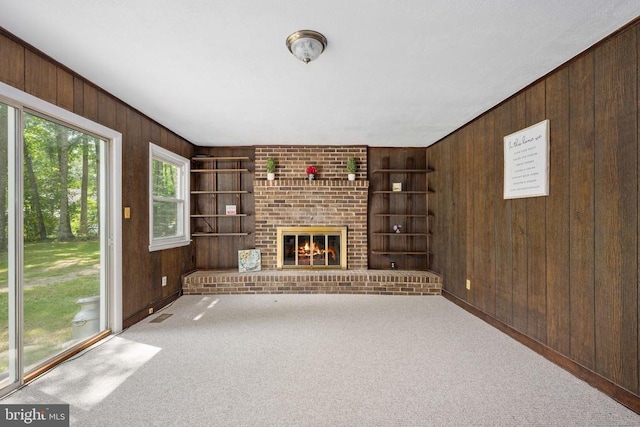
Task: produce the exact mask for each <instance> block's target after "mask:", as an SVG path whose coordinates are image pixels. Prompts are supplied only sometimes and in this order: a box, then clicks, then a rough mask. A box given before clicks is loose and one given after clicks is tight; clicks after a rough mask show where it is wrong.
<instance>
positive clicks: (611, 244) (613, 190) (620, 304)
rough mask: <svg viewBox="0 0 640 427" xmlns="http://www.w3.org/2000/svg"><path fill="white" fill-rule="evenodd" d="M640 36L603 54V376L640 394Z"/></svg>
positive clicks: (598, 210) (598, 267)
mask: <svg viewBox="0 0 640 427" xmlns="http://www.w3.org/2000/svg"><path fill="white" fill-rule="evenodd" d="M635 43H636V40H635V32H633V31H625V32H623V33H621V34H620V35H618V36H617V37H615V38H612V39H611V40H609V41H608V42H606V43H605V44H603V45H602V46H600V47H599V48H598V49H596V51H595V54H596V56H595V94H596V100H595V101H596V102H595V106H596V107H595V116H596V122H595V124H596V128H595V165H596V166H595V183H596V185H595V221H596V232H595V247H596V250H597V252H596V257H595V277H596V289H595V315H596V317H595V326H596V336H595V338H596V369H597V371H598V372H600V373H601V374H602V375H604V376H605V377H607V378H610V379H611V380H613V381H614V382H615V383H617V384H620V385H622V386H623V387H625V388H627V389H628V390H631V391H632V392H636V393H637V391H638V293H637V292H638V289H637V287H638V253H637V244H638V188H637V183H638V181H637V180H638V164H637V162H638V141H637V131H638V129H637V124H636V120H637V117H638V116H637V101H638V100H637V87H636V85H637V82H638V80H637V66H638V65H637V57H636V55H637V49H636V44H635Z"/></svg>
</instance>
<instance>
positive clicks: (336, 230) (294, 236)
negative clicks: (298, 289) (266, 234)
mask: <svg viewBox="0 0 640 427" xmlns="http://www.w3.org/2000/svg"><path fill="white" fill-rule="evenodd" d="M277 245H278V250H277V268H278V269H283V268H298V269H310V268H329V269H331V268H333V269H343V270H346V268H347V250H346V247H347V227H278V228H277Z"/></svg>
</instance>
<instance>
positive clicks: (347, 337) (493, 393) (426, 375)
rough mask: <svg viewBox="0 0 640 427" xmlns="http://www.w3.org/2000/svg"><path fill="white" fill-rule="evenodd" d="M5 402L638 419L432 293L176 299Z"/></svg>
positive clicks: (454, 417) (118, 419)
mask: <svg viewBox="0 0 640 427" xmlns="http://www.w3.org/2000/svg"><path fill="white" fill-rule="evenodd" d="M161 316H162V317H161ZM1 403H3V404H4V403H34V404H36V403H37V404H55V403H69V404H70V412H71V425H77V426H83V427H84V426H638V425H640V416H639V415H637V414H635V413H634V412H632V411H630V410H628V409H627V408H625V407H624V406H622V405H620V404H618V403H617V402H615V401H614V400H612V399H610V398H609V397H608V396H606V395H604V394H603V393H601V392H599V391H598V390H596V389H594V388H592V387H591V386H589V385H588V384H586V383H584V382H583V381H581V380H579V379H577V378H575V377H574V376H572V375H571V374H569V373H568V372H566V371H564V370H563V369H561V368H559V367H557V366H556V365H554V364H552V363H551V362H549V361H547V360H546V359H544V358H543V357H541V356H539V355H538V354H536V353H534V352H533V351H531V350H529V349H528V348H526V347H525V346H523V345H521V344H520V343H518V342H516V341H514V340H513V339H511V338H509V337H508V336H506V335H504V334H503V333H501V332H500V331H498V330H496V329H494V328H492V327H491V326H489V325H487V324H486V323H484V322H483V321H481V320H479V319H477V318H476V317H474V316H472V315H471V314H469V313H467V312H466V311H464V310H462V309H461V308H459V307H457V306H456V305H455V304H452V303H451V302H449V301H447V300H446V299H444V298H443V297H438V296H430V297H401V296H373V295H371V296H370V295H225V296H183V297H181V298H179V299H178V300H177V301H175V302H174V303H173V304H172V305H171V306H169V307H167V308H166V309H164V310H163V311H162V312H160V313H157V314H155V315H152V316H150V317H149V318H147V319H145V320H144V321H142V322H140V323H138V324H136V325H134V326H132V327H131V328H129V329H127V330H126V331H124V332H123V333H121V334H119V335H117V336H112V337H109V338H107V339H105V340H103V341H102V342H100V343H99V344H98V345H96V346H94V347H92V348H90V349H89V350H87V351H85V352H84V353H82V354H81V355H79V356H77V357H75V358H74V359H72V360H69V361H67V362H65V363H63V364H61V365H59V366H58V367H56V368H55V369H53V370H52V371H50V372H48V373H47V374H45V375H43V376H41V377H40V378H38V379H37V380H35V381H33V382H32V383H30V384H29V385H27V386H25V387H23V388H21V389H20V390H18V391H16V392H14V393H13V394H11V395H9V396H8V397H7V398H5V399H4V400H2V402H1Z"/></svg>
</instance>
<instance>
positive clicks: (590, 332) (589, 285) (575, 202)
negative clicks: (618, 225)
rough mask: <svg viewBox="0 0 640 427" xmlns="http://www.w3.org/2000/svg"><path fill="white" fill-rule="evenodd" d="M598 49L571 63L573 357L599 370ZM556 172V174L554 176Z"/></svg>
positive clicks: (570, 219)
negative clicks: (596, 231) (596, 238)
mask: <svg viewBox="0 0 640 427" xmlns="http://www.w3.org/2000/svg"><path fill="white" fill-rule="evenodd" d="M594 108H595V102H594V54H593V52H590V53H588V54H587V55H584V56H582V57H581V58H579V59H578V60H576V61H575V62H573V63H572V64H571V65H570V66H569V109H570V115H569V135H570V152H569V159H570V162H569V169H570V170H569V194H570V195H571V196H570V198H569V204H570V206H569V208H570V218H569V221H570V224H569V246H570V247H569V276H570V279H571V285H570V295H569V300H570V304H571V308H570V316H571V318H570V325H571V333H570V341H571V352H570V353H568V354H570V355H571V357H572V358H573V359H574V360H575V361H576V362H578V363H580V364H581V365H583V366H585V367H587V368H589V369H595V336H594V333H595V329H594V328H595V319H594V308H595V307H594V301H595V295H594V290H595V278H594V264H595V242H594V227H595V223H594V205H595V200H594V199H595V198H594V186H595V182H594V179H595V178H594V167H595V160H594V126H595V125H594ZM552 176H553V175H552Z"/></svg>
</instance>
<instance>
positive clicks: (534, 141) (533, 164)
mask: <svg viewBox="0 0 640 427" xmlns="http://www.w3.org/2000/svg"><path fill="white" fill-rule="evenodd" d="M548 195H549V120H544V121H542V122H540V123H537V124H535V125H533V126H529V127H528V128H526V129H523V130H520V131H518V132H515V133H512V134H511V135H507V136H505V137H504V198H505V199H519V198H523V197H538V196H548Z"/></svg>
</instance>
